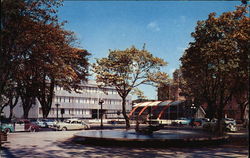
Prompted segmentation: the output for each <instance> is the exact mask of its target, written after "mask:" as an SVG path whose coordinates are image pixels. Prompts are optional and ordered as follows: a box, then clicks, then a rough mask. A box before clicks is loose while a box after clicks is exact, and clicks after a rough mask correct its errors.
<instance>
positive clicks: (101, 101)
mask: <svg viewBox="0 0 250 158" xmlns="http://www.w3.org/2000/svg"><path fill="white" fill-rule="evenodd" d="M103 102H104V101H103V100H102V99H100V100H99V104H100V105H101V129H102V128H103V121H102V104H103Z"/></svg>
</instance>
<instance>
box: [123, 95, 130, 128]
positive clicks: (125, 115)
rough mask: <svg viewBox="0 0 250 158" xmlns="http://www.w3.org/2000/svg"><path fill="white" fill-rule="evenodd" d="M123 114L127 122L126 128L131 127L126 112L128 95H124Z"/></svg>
mask: <svg viewBox="0 0 250 158" xmlns="http://www.w3.org/2000/svg"><path fill="white" fill-rule="evenodd" d="M122 114H123V117H124V119H125V122H126V129H129V128H130V123H129V117H128V116H127V114H126V97H122Z"/></svg>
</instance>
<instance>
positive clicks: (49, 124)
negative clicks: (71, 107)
mask: <svg viewBox="0 0 250 158" xmlns="http://www.w3.org/2000/svg"><path fill="white" fill-rule="evenodd" d="M42 121H43V122H45V123H46V124H47V126H48V127H53V126H54V125H56V123H57V121H55V120H51V119H42Z"/></svg>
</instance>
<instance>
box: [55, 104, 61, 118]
mask: <svg viewBox="0 0 250 158" xmlns="http://www.w3.org/2000/svg"><path fill="white" fill-rule="evenodd" d="M55 105H56V121H58V106H60V104H58V103H57V104H55Z"/></svg>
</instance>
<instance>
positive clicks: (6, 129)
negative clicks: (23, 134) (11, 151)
mask: <svg viewBox="0 0 250 158" xmlns="http://www.w3.org/2000/svg"><path fill="white" fill-rule="evenodd" d="M0 129H1V131H2V132H4V133H10V132H14V126H13V124H11V123H1V124H0Z"/></svg>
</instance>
